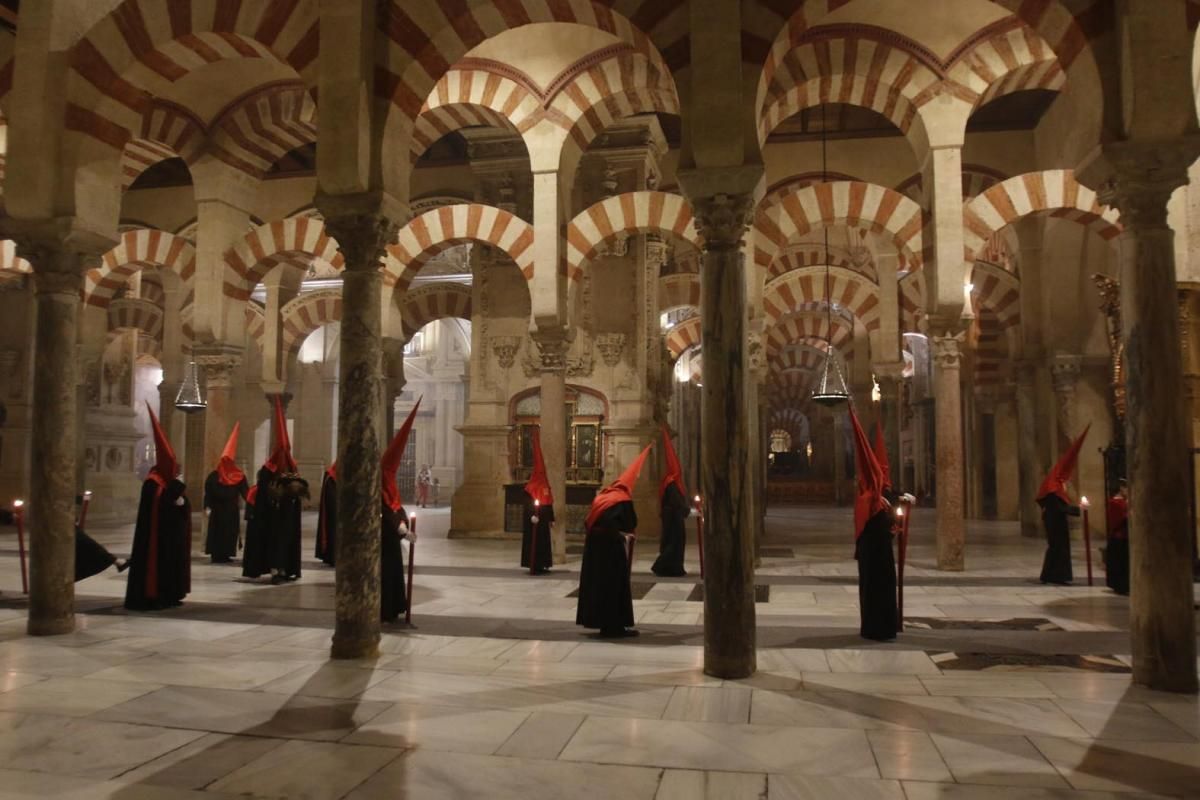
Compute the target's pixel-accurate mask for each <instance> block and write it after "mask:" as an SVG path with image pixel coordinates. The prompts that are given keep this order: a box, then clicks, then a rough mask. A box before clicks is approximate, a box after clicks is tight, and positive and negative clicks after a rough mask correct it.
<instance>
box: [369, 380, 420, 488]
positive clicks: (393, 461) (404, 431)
mask: <svg viewBox="0 0 1200 800" xmlns="http://www.w3.org/2000/svg"><path fill="white" fill-rule="evenodd" d="M420 407H421V399H420V398H417V404H416V405H414V406H413V409H412V411H410V412H408V419H406V420H404V424H403V425H401V426H400V430H398V431H396V435H395V436H393V437H392V441H391V443H390V444H389V445H388V446H387V450H384V451H383V458H381V459H380V461H379V479H380V480H381V481H382V482H383V489H382V491H383V502H384V503H386V504H387V507H388V508H390V509H391V510H392V511H399V510H400V506H401V505H402V503H401V500H400V487H398V486H396V473H397V472H398V471H399V470H400V460H401V459H402V458H404V448H405V447H407V446H408V435H409V433H411V432H412V426H413V420H415V419H416V418H417V409H418V408H420Z"/></svg>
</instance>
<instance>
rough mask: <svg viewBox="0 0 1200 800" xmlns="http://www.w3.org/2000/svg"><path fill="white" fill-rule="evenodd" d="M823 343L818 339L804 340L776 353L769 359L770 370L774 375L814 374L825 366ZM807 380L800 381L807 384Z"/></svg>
mask: <svg viewBox="0 0 1200 800" xmlns="http://www.w3.org/2000/svg"><path fill="white" fill-rule="evenodd" d="M825 352H826V351H825V342H824V340H820V339H805V340H802V341H800V342H796V343H794V344H793V345H792V346H791V347H789V348H788V349H786V350H783V351H781V352H780V353H778V354H777V355H776V356H775V357H774V358H773V359H771V368H772V370H773V372H775V373H776V374H780V375H782V374H785V373H789V372H807V373H815V372H816V371H817V370H818V369H821V368H822V367H824V366H825ZM807 381H808V379H807V378H804V379H801V381H797V382H804V383H807Z"/></svg>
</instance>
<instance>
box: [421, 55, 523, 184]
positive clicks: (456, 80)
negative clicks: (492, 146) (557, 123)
mask: <svg viewBox="0 0 1200 800" xmlns="http://www.w3.org/2000/svg"><path fill="white" fill-rule="evenodd" d="M491 67H492V63H491V62H483V61H480V60H476V59H467V60H464V61H463V62H461V63H460V64H459V65H457V66H456V67H455V68H454V69H452V70H450V71H449V72H447V73H446V74H445V75H443V76H442V78H441V79H440V80H439V81H438V82H437V84H436V85H435V86H434V87H433V91H432V92H430V93H429V97H428V98H427V99H426V100H425V105H424V106H423V107H422V109H421V115H420V116H419V117H418V118H417V121H416V124H415V125H414V127H413V135H412V147H411V148H410V150H409V158H410V160H411V161H412V163H414V164H415V163H416V162H417V159H419V158H420V157H421V156H422V155H423V154H424V153H425V151H426V150H428V149H429V147H430V146H431V145H432V144H433V143H434V142H436V141H437V140H438V139H441V138H442V137H443V136H445V135H446V134H448V133H451V132H453V131H457V130H460V129H462V128H467V127H471V126H476V125H486V126H488V127H491V128H508V129H511V130H513V131H515V132H517V133H525V132H526V131H527V130H529V129H530V128H532V127H533V126H534V125H536V124H537V122H538V121H539V120H540V119H542V113H541V112H542V102H541V98H540V97H538V96H537V94H536V93H535V87H532V86H528V85H525V84H524V82H518V81H517V80H514V79H513V77H510V76H507V75H503V74H501V73H500V72H498V71H496V70H494V69H492V68H491Z"/></svg>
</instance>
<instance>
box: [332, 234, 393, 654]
mask: <svg viewBox="0 0 1200 800" xmlns="http://www.w3.org/2000/svg"><path fill="white" fill-rule="evenodd" d="M325 229H326V230H327V231H328V232H329V233H330V234H332V236H333V237H334V239H336V240H337V242H338V249H339V250H340V251H341V252H342V255H343V256H344V257H345V271H344V272H343V273H342V330H341V351H340V365H339V373H338V432H337V436H338V479H339V480H338V538H337V571H336V577H335V603H334V606H335V612H334V613H335V618H334V629H333V644H332V647H331V650H330V654H331V656H332V657H333V658H335V659H352V658H373V657H376V656H378V654H379V638H380V631H379V624H380V623H379V521H380V513H379V507H380V506H379V487H380V477H379V458H380V454H381V451H382V447H381V442H380V437H379V428H380V424H381V423H380V420H381V418H382V416H383V409H382V408H381V407H380V405H381V404H380V398H381V397H382V392H381V384H382V382H383V364H382V352H383V350H382V340H381V330H382V290H383V275H382V273H381V272H380V259H381V258H382V257H383V253H384V247H385V246H386V245H387V244H388V243H389V242H391V241H392V240H393V239H394V238H395V235H396V225H395V223H393V222H392V221H391V219H390V218H389V217H388V216H386V215H383V214H378V213H351V214H346V215H344V216H342V215H329V216H327V217H326V220H325Z"/></svg>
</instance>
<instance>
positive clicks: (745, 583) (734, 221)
mask: <svg viewBox="0 0 1200 800" xmlns="http://www.w3.org/2000/svg"><path fill="white" fill-rule="evenodd" d="M693 205H694V206H695V209H696V227H697V229H698V230H699V231H700V232H701V234H702V236H703V238H704V251H703V256H702V262H701V269H700V281H701V291H700V297H701V320H702V321H701V335H702V337H703V340H704V348H703V350H702V351H701V358H702V359H703V374H704V386H703V387H702V392H703V394H702V401H701V403H702V405H701V426H702V427H701V442H702V447H703V452H702V456H701V458H702V462H701V464H702V466H701V487H702V492H701V493H702V494H703V495H704V500H705V530H704V533H705V540H704V555H705V571H704V671H705V673H707V674H709V675H713V676H715V677H719V678H744V677H746V676H748V675H751V674H753V672H754V671H755V669H756V660H757V659H756V653H755V642H756V636H755V609H754V536H753V531H754V522H753V516H752V515H753V507H754V503H753V502H752V497H751V494H752V490H753V481H752V479H751V475H750V469H751V467H750V465H749V463H748V456H749V453H750V452H751V448H750V447H749V446H748V444H749V442H748V438H747V436H748V433H749V431H748V428H749V426H748V424H747V418H748V415H749V413H750V409H749V408H747V405H746V404H747V399H748V398H747V391H746V383H747V381H748V380H749V379H750V374H749V372H748V370H747V366H748V364H747V361H748V359H747V353H746V352H745V347H746V310H745V309H746V278H745V269H746V265H745V256H744V254H743V253H742V250H741V245H742V237H743V235H744V234H745V231H746V228H747V225H748V224H749V221H750V216H751V212H752V209H753V201H752V198H751V197H750V196H749V195H736V196H729V195H715V196H711V197H705V198H700V199H698V200H697V199H694V200H693Z"/></svg>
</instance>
